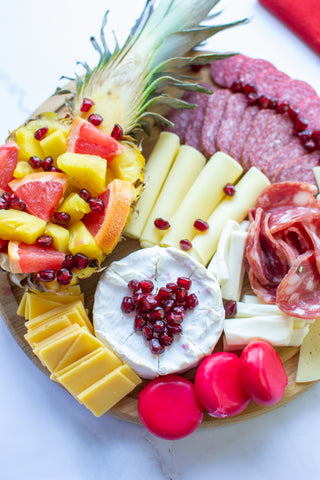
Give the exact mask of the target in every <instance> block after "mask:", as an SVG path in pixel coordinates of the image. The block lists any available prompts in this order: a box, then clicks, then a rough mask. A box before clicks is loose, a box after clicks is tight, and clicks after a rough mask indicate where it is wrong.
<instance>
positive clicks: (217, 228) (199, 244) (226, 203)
mask: <svg viewBox="0 0 320 480" xmlns="http://www.w3.org/2000/svg"><path fill="white" fill-rule="evenodd" d="M268 185H270V182H269V180H268V179H267V177H266V176H265V175H264V174H263V173H261V172H260V171H259V170H258V169H257V168H255V167H251V168H250V170H248V172H247V173H246V174H245V175H244V176H243V177H242V178H241V180H240V181H239V182H238V183H237V185H236V193H235V194H234V195H233V196H232V197H225V198H224V199H223V200H222V202H221V203H220V204H219V205H218V207H217V208H216V209H215V210H214V212H213V213H212V215H211V216H210V217H209V219H208V220H207V222H208V224H209V229H208V230H207V231H206V233H205V234H204V235H196V236H195V237H194V239H193V240H192V247H193V248H192V250H191V251H190V253H191V255H192V256H193V257H195V258H196V259H197V260H198V261H199V262H201V263H203V264H204V265H207V263H208V262H209V260H210V259H211V257H212V255H213V254H214V253H215V251H216V249H217V245H218V241H219V238H220V235H221V232H222V230H223V228H224V226H225V224H226V222H227V221H228V220H229V219H233V220H235V221H236V222H238V223H241V222H242V220H244V219H245V218H246V216H247V215H248V211H249V209H250V208H253V207H254V206H255V204H256V201H257V198H258V197H259V195H260V194H261V193H262V192H263V190H264V189H265V188H266V187H267V186H268Z"/></svg>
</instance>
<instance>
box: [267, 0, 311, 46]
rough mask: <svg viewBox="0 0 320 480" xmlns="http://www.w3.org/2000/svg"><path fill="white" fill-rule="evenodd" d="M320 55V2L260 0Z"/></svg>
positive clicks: (307, 0)
mask: <svg viewBox="0 0 320 480" xmlns="http://www.w3.org/2000/svg"><path fill="white" fill-rule="evenodd" d="M259 1H260V3H262V5H264V6H265V7H266V8H267V9H269V10H270V11H271V12H272V13H274V14H275V15H276V16H277V17H279V18H280V20H282V21H283V22H284V23H286V24H287V25H288V26H289V27H290V28H291V29H292V30H293V31H294V32H296V33H297V34H298V35H299V36H300V37H301V38H302V39H303V40H304V41H305V42H307V43H308V44H309V45H310V46H311V47H312V48H314V49H315V50H316V51H317V52H318V53H319V54H320V0H259Z"/></svg>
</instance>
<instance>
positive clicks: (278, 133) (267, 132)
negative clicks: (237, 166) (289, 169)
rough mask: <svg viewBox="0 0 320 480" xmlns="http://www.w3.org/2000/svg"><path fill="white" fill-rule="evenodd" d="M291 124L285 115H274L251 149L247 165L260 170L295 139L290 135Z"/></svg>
mask: <svg viewBox="0 0 320 480" xmlns="http://www.w3.org/2000/svg"><path fill="white" fill-rule="evenodd" d="M291 129H292V122H291V119H290V118H289V116H287V115H280V114H276V115H274V116H273V117H272V118H271V119H270V120H269V121H268V123H267V124H266V126H265V128H264V130H263V132H262V134H261V136H260V138H259V139H258V140H257V141H256V143H255V144H254V146H253V147H252V149H251V151H250V154H249V158H248V163H249V166H250V167H252V166H254V167H257V168H258V169H259V170H262V168H263V166H264V164H265V162H266V161H267V159H268V158H269V157H270V156H271V155H274V154H275V153H276V152H277V151H278V150H280V149H281V148H282V147H285V146H286V145H288V143H290V142H291V141H292V140H293V139H294V138H295V137H294V135H293V134H292V133H291Z"/></svg>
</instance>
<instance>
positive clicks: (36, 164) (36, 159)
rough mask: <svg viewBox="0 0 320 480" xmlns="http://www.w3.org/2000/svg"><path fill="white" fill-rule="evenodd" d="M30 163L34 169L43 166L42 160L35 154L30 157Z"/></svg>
mask: <svg viewBox="0 0 320 480" xmlns="http://www.w3.org/2000/svg"><path fill="white" fill-rule="evenodd" d="M29 165H30V166H31V167H32V168H33V169H34V170H37V169H38V168H41V167H42V160H41V158H39V157H36V156H35V155H34V156H33V157H30V158H29Z"/></svg>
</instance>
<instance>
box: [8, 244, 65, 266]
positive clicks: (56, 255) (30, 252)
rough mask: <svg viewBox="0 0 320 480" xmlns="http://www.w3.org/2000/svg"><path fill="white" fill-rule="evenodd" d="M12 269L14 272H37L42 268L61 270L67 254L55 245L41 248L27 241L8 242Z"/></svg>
mask: <svg viewBox="0 0 320 480" xmlns="http://www.w3.org/2000/svg"><path fill="white" fill-rule="evenodd" d="M8 256H9V262H10V271H11V272H12V273H35V272H41V271H42V270H47V269H52V270H55V271H57V270H60V268H61V267H62V263H63V261H64V258H65V254H64V253H62V252H58V250H55V249H54V248H53V247H46V248H41V247H39V246H38V245H34V244H33V245H27V244H26V243H20V242H12V241H10V242H9V243H8Z"/></svg>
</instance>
